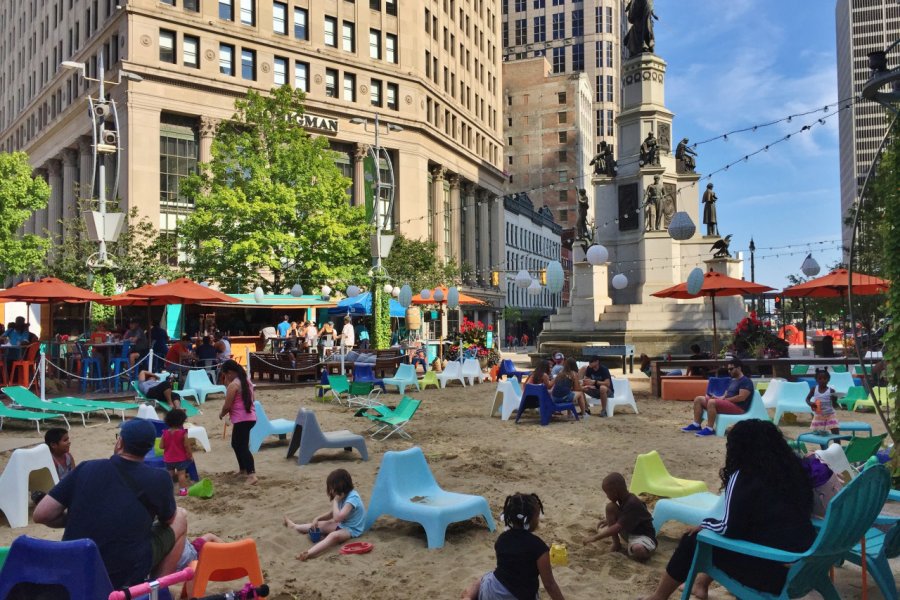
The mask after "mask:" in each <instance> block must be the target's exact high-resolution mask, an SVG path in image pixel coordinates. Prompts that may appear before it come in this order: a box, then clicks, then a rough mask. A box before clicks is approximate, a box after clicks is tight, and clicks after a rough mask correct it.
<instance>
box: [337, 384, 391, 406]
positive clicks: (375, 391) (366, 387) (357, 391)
mask: <svg viewBox="0 0 900 600" xmlns="http://www.w3.org/2000/svg"><path fill="white" fill-rule="evenodd" d="M379 396H381V389H380V388H377V387H375V384H374V383H372V382H371V381H351V382H350V391H349V393H348V394H347V398H346V402H347V406H349V407H353V406H359V407H370V406H380V405H381V404H382V403H381V402H379V401H378V398H379Z"/></svg>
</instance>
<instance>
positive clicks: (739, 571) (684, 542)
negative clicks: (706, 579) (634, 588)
mask: <svg viewBox="0 0 900 600" xmlns="http://www.w3.org/2000/svg"><path fill="white" fill-rule="evenodd" d="M696 548H697V534H696V533H694V534H687V533H686V534H684V535H683V536H681V541H680V542H678V547H677V548H675V552H673V553H672V558H670V559H669V564H667V565H666V573H668V574H669V576H670V577H671V578H672V579H674V580H675V581H678V582H683V581H685V580H686V579H687V577H688V573H690V571H691V563H692V562H693V560H694V550H695V549H696ZM712 557H713V564H715V565H716V566H717V567H718V568H720V569H722V570H723V571H725V572H726V573H727V574H728V575H729V576H730V577H734V578H735V579H736V580H738V581H739V582H741V583H743V584H744V585H746V586H748V587H751V588H753V589H755V590H759V591H761V592H767V593H769V594H778V593H779V592H780V591H781V589H782V588H783V587H784V582H785V580H786V579H787V571H788V570H787V567H785V566H783V565H781V564H780V563H777V562H774V561H771V560H763V559H761V558H754V557H752V556H745V555H743V554H737V553H735V552H730V551H728V550H722V549H720V548H713V551H712Z"/></svg>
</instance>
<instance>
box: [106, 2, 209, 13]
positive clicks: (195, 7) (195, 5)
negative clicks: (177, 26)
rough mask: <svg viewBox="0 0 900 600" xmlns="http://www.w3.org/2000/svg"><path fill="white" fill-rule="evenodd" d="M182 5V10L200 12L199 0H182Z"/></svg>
mask: <svg viewBox="0 0 900 600" xmlns="http://www.w3.org/2000/svg"><path fill="white" fill-rule="evenodd" d="M183 6H184V10H189V11H191V12H200V0H184V3H183ZM106 14H107V15H108V14H109V11H106Z"/></svg>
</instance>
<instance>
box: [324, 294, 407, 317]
mask: <svg viewBox="0 0 900 600" xmlns="http://www.w3.org/2000/svg"><path fill="white" fill-rule="evenodd" d="M328 314H329V315H350V316H351V317H362V316H366V315H371V314H372V294H371V292H363V293H361V294H359V295H358V296H355V297H353V298H344V299H343V300H341V301H340V302H338V303H337V306H336V307H334V308H329V309H328ZM391 317H396V318H399V319H404V318H406V309H405V308H403V307H402V306H401V305H400V303H399V302H397V301H396V300H394V299H393V298H391Z"/></svg>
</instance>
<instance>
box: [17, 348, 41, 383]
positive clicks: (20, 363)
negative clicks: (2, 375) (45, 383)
mask: <svg viewBox="0 0 900 600" xmlns="http://www.w3.org/2000/svg"><path fill="white" fill-rule="evenodd" d="M40 349H41V345H40V343H38V342H35V343H33V344H30V345H29V346H28V347H27V348H26V349H25V358H23V359H21V360H17V361H14V362H13V364H12V368H11V369H10V370H9V383H12V384H13V385H21V386H22V387H24V388H27V387H31V386H30V385H29V383H31V378H32V377H34V373H35V372H36V371H37V355H38V351H39V350H40ZM16 373H18V374H19V378H18V379H16ZM35 383H37V380H36V379H35Z"/></svg>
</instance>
